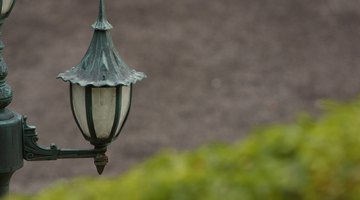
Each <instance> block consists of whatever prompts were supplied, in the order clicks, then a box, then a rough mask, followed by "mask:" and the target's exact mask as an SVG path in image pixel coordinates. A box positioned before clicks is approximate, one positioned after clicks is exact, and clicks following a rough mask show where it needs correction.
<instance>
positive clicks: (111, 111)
mask: <svg viewBox="0 0 360 200" xmlns="http://www.w3.org/2000/svg"><path fill="white" fill-rule="evenodd" d="M70 87H71V92H72V94H71V97H72V99H71V101H72V107H73V108H72V110H73V113H74V117H75V119H76V121H77V123H78V125H79V128H80V129H81V130H82V132H83V133H84V135H85V136H87V137H88V138H91V137H92V134H91V132H90V131H91V129H90V128H89V127H93V130H94V132H95V134H96V138H98V139H108V138H109V137H110V136H112V137H114V136H116V135H118V134H119V132H120V131H121V127H122V125H123V124H124V122H125V119H126V116H127V114H128V111H129V108H130V101H131V86H118V89H117V88H116V87H101V88H91V96H90V97H91V104H90V105H88V106H91V108H90V109H89V108H86V106H87V105H86V102H87V99H86V98H87V96H88V95H89V94H86V92H89V91H86V88H85V87H82V86H80V85H77V84H71V86H70ZM117 104H118V105H117ZM87 112H91V113H87ZM89 114H91V116H92V120H90V121H88V120H89V118H88V116H87V115H89ZM91 123H92V124H91ZM89 125H90V126H89ZM110 139H111V138H110Z"/></svg>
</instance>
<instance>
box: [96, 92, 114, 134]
mask: <svg viewBox="0 0 360 200" xmlns="http://www.w3.org/2000/svg"><path fill="white" fill-rule="evenodd" d="M115 110H116V88H114V87H112V88H92V115H93V121H94V128H95V133H96V136H97V138H101V139H106V138H108V137H109V136H110V134H111V130H112V127H113V124H114V119H115Z"/></svg>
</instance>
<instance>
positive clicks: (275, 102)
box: [3, 0, 360, 193]
mask: <svg viewBox="0 0 360 200" xmlns="http://www.w3.org/2000/svg"><path fill="white" fill-rule="evenodd" d="M106 4H107V10H108V17H109V21H110V22H111V23H112V25H113V26H114V27H115V28H114V30H113V31H112V35H113V39H114V43H115V44H116V46H117V47H118V50H119V52H120V54H121V55H122V57H123V59H124V60H125V61H126V62H127V64H128V65H130V66H132V67H134V68H135V69H137V70H138V71H143V72H145V73H146V74H147V75H148V78H147V79H146V80H144V81H142V82H140V83H138V84H136V85H135V92H134V98H133V100H134V102H133V107H132V111H131V114H130V118H129V120H128V123H127V124H126V126H125V128H124V130H123V133H122V135H121V136H120V137H119V138H118V140H117V141H116V142H114V143H113V144H112V145H111V146H110V150H109V156H110V163H109V165H108V167H107V168H106V171H105V176H113V175H117V174H120V173H122V172H124V171H125V170H126V169H128V168H129V167H131V166H132V165H134V164H136V163H138V162H140V161H141V160H143V159H145V158H147V157H149V156H151V155H153V154H154V153H156V152H157V151H159V150H161V149H163V148H177V149H188V148H195V147H196V146H198V145H202V144H206V143H208V142H214V141H233V140H235V139H240V138H242V137H243V136H244V135H245V134H246V132H247V131H248V130H249V129H251V128H252V127H255V126H257V125H262V124H268V123H271V122H287V121H290V120H292V119H294V118H295V117H296V115H297V113H298V112H300V111H303V110H306V111H308V112H316V110H317V107H316V103H317V101H318V100H319V99H327V98H334V99H340V100H346V99H351V98H354V97H355V96H356V95H357V94H358V93H359V91H360V79H359V78H358V77H359V75H360V57H359V55H360V37H359V35H360V2H359V1H357V0H346V1H344V0H315V1H314V0H292V1H289V0H213V1H208V0H181V1H180V0H151V1H149V0H107V1H106ZM97 6H98V1H97V0H61V1H60V0H18V1H17V5H16V7H15V8H14V10H13V13H12V15H11V16H10V18H9V19H8V20H7V21H6V24H5V27H4V30H3V39H4V42H5V44H6V45H7V47H6V49H5V59H6V62H7V63H8V65H9V71H10V72H9V76H8V81H9V83H10V84H11V86H12V88H13V90H14V100H13V103H12V104H11V108H12V109H13V110H16V111H17V112H19V113H21V114H26V115H28V117H29V122H30V123H31V124H33V125H36V126H37V129H38V132H39V135H40V143H41V144H43V145H47V144H49V143H52V142H54V143H57V144H58V145H59V146H60V147H66V148H70V147H73V148H74V147H79V148H87V147H90V146H89V145H88V144H87V142H85V141H84V139H83V138H82V136H81V134H80V132H79V130H78V128H77V127H76V124H75V122H74V120H73V118H72V114H71V110H70V107H69V95H68V85H67V84H65V83H63V82H62V81H60V80H56V79H55V77H56V76H57V74H58V73H60V72H62V71H64V70H66V69H69V68H70V67H73V66H75V65H76V64H77V63H78V62H79V61H80V59H81V58H82V56H83V55H84V53H85V51H86V50H87V47H88V44H89V43H90V39H91V36H92V30H91V28H90V25H91V24H92V23H93V22H94V21H95V19H96V16H97ZM76 176H96V170H95V168H94V166H93V161H92V160H88V159H84V160H71V161H69V160H62V161H56V162H37V163H35V162H27V163H26V165H25V166H24V168H23V169H22V170H20V171H18V172H17V173H16V174H15V176H14V178H13V181H12V185H11V186H12V191H13V192H21V193H28V192H34V191H38V190H39V189H40V188H43V187H46V186H48V185H49V184H51V183H53V182H55V181H57V180H60V179H68V178H72V177H76Z"/></svg>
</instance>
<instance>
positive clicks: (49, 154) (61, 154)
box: [23, 118, 108, 174]
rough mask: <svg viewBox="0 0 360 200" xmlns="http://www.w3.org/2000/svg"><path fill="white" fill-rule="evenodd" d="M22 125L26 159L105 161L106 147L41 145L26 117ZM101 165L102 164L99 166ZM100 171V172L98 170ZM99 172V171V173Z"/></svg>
mask: <svg viewBox="0 0 360 200" xmlns="http://www.w3.org/2000/svg"><path fill="white" fill-rule="evenodd" d="M23 126H24V133H23V137H24V142H23V143H24V149H23V154H24V159H25V160H27V161H44V160H57V159H69V158H94V160H95V164H96V163H99V162H106V163H107V160H108V158H107V156H106V155H105V153H106V147H97V148H95V149H89V150H75V149H60V148H58V147H57V146H56V145H55V144H51V145H50V147H47V148H45V147H41V146H39V145H38V144H37V141H38V135H37V134H36V130H35V127H34V126H29V125H28V124H27V122H26V118H24V121H23ZM98 165H99V164H97V167H98ZM101 167H102V166H101ZM99 173H100V172H99ZM100 174H101V173H100Z"/></svg>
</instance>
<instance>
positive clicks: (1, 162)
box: [0, 0, 23, 197]
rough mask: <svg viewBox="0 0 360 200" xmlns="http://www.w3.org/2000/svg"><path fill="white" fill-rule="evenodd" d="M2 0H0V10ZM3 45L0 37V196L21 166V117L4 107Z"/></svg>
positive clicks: (0, 17)
mask: <svg viewBox="0 0 360 200" xmlns="http://www.w3.org/2000/svg"><path fill="white" fill-rule="evenodd" d="M14 4H15V1H14V2H13V4H12V5H11V7H10V10H9V11H8V12H7V13H5V14H0V36H1V28H2V26H3V23H4V20H5V19H6V18H7V17H8V16H9V14H10V13H11V10H12V8H13V6H14ZM2 5H3V0H0V11H1V10H2ZM4 47H5V45H4V43H3V42H2V40H1V39H0V197H2V196H4V195H6V194H7V193H8V192H9V184H10V179H11V176H12V175H13V174H14V172H15V171H16V170H18V169H20V168H21V167H22V166H23V155H22V125H21V123H22V117H21V115H19V114H17V113H14V112H12V111H9V110H8V109H6V106H8V105H9V104H10V103H11V101H12V96H13V94H12V90H11V88H10V86H9V85H8V84H7V82H6V76H7V74H8V67H7V65H6V63H5V61H4V58H3V49H4Z"/></svg>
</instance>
